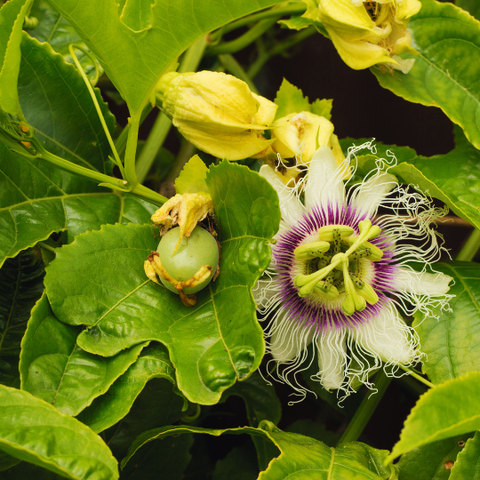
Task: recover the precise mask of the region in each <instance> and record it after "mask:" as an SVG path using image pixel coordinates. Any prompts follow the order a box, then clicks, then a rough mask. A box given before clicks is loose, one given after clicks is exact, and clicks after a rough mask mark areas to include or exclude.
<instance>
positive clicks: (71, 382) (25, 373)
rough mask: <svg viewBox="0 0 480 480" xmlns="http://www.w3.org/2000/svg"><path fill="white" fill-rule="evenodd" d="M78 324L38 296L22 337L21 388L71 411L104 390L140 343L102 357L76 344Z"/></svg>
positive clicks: (134, 355)
mask: <svg viewBox="0 0 480 480" xmlns="http://www.w3.org/2000/svg"><path fill="white" fill-rule="evenodd" d="M78 333H79V328H77V327H71V326H70V325H65V324H64V323H62V322H59V321H58V320H57V319H56V318H55V316H54V314H53V312H52V311H51V309H50V305H49V303H48V300H47V297H46V296H45V295H44V296H43V297H42V299H41V300H40V301H39V302H38V303H37V305H36V306H35V308H34V309H33V311H32V317H31V319H30V321H29V323H28V327H27V331H26V333H25V337H24V339H23V341H22V353H21V357H20V373H21V379H22V390H26V391H28V392H30V393H31V394H32V395H35V396H36V397H38V398H41V399H42V400H45V401H46V402H48V403H50V404H52V405H54V406H55V408H56V409H57V410H58V411H60V412H62V413H65V414H67V415H72V416H75V415H77V414H78V413H79V412H81V411H82V410H83V409H84V408H85V407H87V406H88V405H90V404H91V402H92V401H93V399H94V398H96V397H98V396H100V395H102V394H104V393H105V392H106V391H107V390H108V388H109V387H110V386H111V385H112V384H113V382H114V381H115V380H116V379H117V378H118V377H119V376H121V375H122V374H123V373H124V372H125V371H126V370H127V369H128V367H129V366H130V365H131V364H132V363H134V362H135V361H136V359H137V357H138V355H139V354H140V351H141V349H142V348H143V344H140V345H137V346H135V347H132V348H130V349H128V350H124V351H123V352H121V353H119V354H118V355H116V356H115V357H110V358H104V357H99V356H96V355H92V354H91V353H87V352H85V351H83V350H82V349H80V348H79V347H78V346H77V345H76V340H77V335H78Z"/></svg>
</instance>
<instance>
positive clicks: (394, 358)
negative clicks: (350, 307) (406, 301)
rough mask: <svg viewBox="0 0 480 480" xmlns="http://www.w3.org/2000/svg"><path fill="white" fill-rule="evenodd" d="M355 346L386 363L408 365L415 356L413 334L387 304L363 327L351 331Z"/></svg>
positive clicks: (394, 309)
mask: <svg viewBox="0 0 480 480" xmlns="http://www.w3.org/2000/svg"><path fill="white" fill-rule="evenodd" d="M352 335H353V337H354V338H355V341H356V342H357V344H359V346H360V347H362V348H363V350H365V351H366V352H368V353H370V354H372V355H374V356H377V357H380V358H381V359H382V360H383V361H385V362H387V363H394V364H398V363H402V364H410V363H411V362H412V360H413V359H414V358H415V356H416V351H415V347H416V340H415V332H414V331H413V330H412V329H411V328H410V327H409V326H408V325H406V323H405V322H404V321H403V320H402V319H401V318H400V315H399V314H398V312H397V309H396V308H395V307H394V306H393V305H392V304H389V305H388V306H385V307H384V308H382V309H381V310H380V312H379V313H378V315H376V316H374V317H372V318H371V319H370V320H368V321H367V322H366V323H364V324H363V325H359V326H357V327H355V328H354V329H353V330H352Z"/></svg>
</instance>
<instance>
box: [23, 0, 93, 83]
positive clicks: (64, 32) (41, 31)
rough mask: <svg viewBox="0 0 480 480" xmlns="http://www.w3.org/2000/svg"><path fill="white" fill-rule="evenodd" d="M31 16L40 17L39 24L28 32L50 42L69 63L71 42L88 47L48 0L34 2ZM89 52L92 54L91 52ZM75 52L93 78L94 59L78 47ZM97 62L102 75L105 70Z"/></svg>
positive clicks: (70, 61) (38, 38)
mask: <svg viewBox="0 0 480 480" xmlns="http://www.w3.org/2000/svg"><path fill="white" fill-rule="evenodd" d="M30 16H31V17H35V18H37V19H38V26H37V27H36V28H35V29H34V30H30V31H29V32H28V33H29V34H30V35H31V36H32V37H34V38H36V39H37V40H38V41H39V42H48V43H49V44H50V45H51V47H52V48H53V49H54V50H55V51H56V52H57V53H59V54H60V55H62V57H63V58H64V60H65V61H66V62H67V63H72V64H73V59H72V57H71V55H70V51H69V49H68V46H69V45H70V44H72V43H73V44H75V45H80V46H81V47H82V48H84V49H86V48H87V47H86V45H85V44H84V43H83V41H82V40H81V38H80V37H79V35H78V33H77V32H76V31H75V30H74V29H73V27H72V26H71V25H70V24H69V23H68V22H67V20H66V19H65V18H64V17H62V15H60V13H58V12H57V11H56V10H54V9H53V8H52V7H51V6H50V4H49V3H48V2H47V1H45V0H36V1H35V2H34V3H33V6H32V10H31V11H30ZM89 53H90V55H92V53H91V52H89ZM75 54H76V55H77V58H78V60H79V61H80V64H81V65H82V67H83V70H84V71H85V73H86V74H87V75H88V76H89V78H90V79H92V80H93V79H94V78H95V75H96V72H95V65H94V63H93V61H92V59H91V58H90V57H89V56H87V55H85V54H84V53H83V52H82V51H80V50H78V49H76V50H75ZM95 63H96V64H97V66H98V68H99V75H101V74H102V72H103V70H102V68H101V66H100V64H99V63H98V61H95Z"/></svg>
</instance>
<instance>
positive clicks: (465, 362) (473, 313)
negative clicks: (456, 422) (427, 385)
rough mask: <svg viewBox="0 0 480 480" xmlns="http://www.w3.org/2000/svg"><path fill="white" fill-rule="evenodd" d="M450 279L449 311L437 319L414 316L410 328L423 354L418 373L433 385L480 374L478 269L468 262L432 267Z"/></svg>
mask: <svg viewBox="0 0 480 480" xmlns="http://www.w3.org/2000/svg"><path fill="white" fill-rule="evenodd" d="M435 268H436V269H437V270H439V271H441V272H443V273H445V274H447V275H450V276H451V277H453V279H454V282H455V284H454V285H453V286H452V287H451V288H450V291H449V294H452V295H455V298H453V299H452V300H451V301H450V308H451V309H452V311H450V312H448V311H444V312H436V314H437V315H438V316H439V317H438V318H435V317H434V316H428V317H426V318H423V315H418V314H417V315H416V316H415V322H414V326H415V329H416V331H417V332H418V334H419V336H420V342H421V345H422V351H424V352H425V353H426V354H427V359H426V361H424V363H423V367H422V370H423V371H424V372H425V373H426V374H427V375H428V378H429V379H430V380H431V381H432V382H433V383H435V384H438V383H443V382H445V381H446V380H451V379H454V378H458V377H461V376H462V375H465V374H466V373H467V372H472V371H480V351H479V349H480V306H479V304H480V266H479V265H478V264H476V263H469V262H452V263H441V264H437V265H435Z"/></svg>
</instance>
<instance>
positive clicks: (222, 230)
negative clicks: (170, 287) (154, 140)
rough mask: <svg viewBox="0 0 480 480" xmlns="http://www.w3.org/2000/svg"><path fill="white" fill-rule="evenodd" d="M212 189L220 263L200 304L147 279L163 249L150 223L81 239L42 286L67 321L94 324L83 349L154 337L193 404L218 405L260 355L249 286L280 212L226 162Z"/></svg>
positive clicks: (111, 351)
mask: <svg viewBox="0 0 480 480" xmlns="http://www.w3.org/2000/svg"><path fill="white" fill-rule="evenodd" d="M207 184H208V186H209V191H210V194H211V195H212V198H213V203H214V207H215V212H216V220H217V223H218V226H219V241H220V244H221V245H222V260H221V263H220V275H219V277H218V279H217V280H216V281H215V283H213V284H210V285H209V287H208V288H206V289H204V290H203V291H202V292H200V293H199V294H198V295H197V297H198V302H197V304H196V305H195V306H194V307H192V308H190V307H185V306H184V305H183V304H182V303H181V301H180V299H179V297H178V296H176V295H175V294H172V293H171V292H169V291H167V290H166V289H165V288H164V287H162V286H159V285H156V284H154V283H153V282H151V281H150V280H148V279H147V277H146V275H145V273H144V268H143V264H144V262H145V260H146V258H147V256H148V255H149V254H150V252H151V251H152V250H155V249H156V248H157V244H158V235H157V234H156V231H155V230H154V228H152V227H148V226H137V225H128V226H121V225H117V226H104V227H103V228H102V229H101V230H100V231H97V232H90V233H87V234H85V235H81V236H79V237H77V239H76V240H75V242H73V243H72V244H71V245H68V246H64V247H63V248H62V249H61V250H60V252H58V255H57V259H56V260H55V261H54V262H52V263H51V264H50V265H49V267H48V270H47V277H46V286H47V291H48V296H49V299H50V301H51V304H52V308H53V311H54V312H55V314H56V315H57V316H58V318H59V319H60V320H61V321H63V322H66V323H69V324H71V325H87V326H89V328H88V329H87V330H86V331H84V332H83V333H81V334H80V335H79V337H78V345H79V346H80V347H81V348H83V349H84V350H86V351H88V352H91V353H94V354H98V355H105V356H111V355H115V354H116V353H118V352H119V351H120V350H122V349H124V348H127V347H129V346H131V345H135V344H137V343H139V342H144V341H148V340H157V341H159V342H161V343H163V344H164V345H166V346H167V348H168V349H169V352H170V358H171V360H172V363H173V364H174V365H175V368H176V375H177V378H176V380H177V385H178V388H179V389H180V390H181V391H182V392H183V393H184V394H185V396H186V397H187V398H188V399H189V400H190V401H192V402H194V403H202V404H213V403H216V402H218V400H219V399H220V395H221V393H222V392H223V391H224V390H226V389H227V388H228V387H230V386H231V385H233V384H234V383H235V381H236V380H238V379H243V378H246V377H247V376H249V375H250V374H251V373H252V372H253V371H254V370H256V369H257V368H258V365H259V364H260V362H261V359H262V357H263V354H264V348H265V344H264V340H263V333H262V329H261V327H260V325H259V323H258V320H257V318H256V313H255V303H254V301H253V298H252V294H251V288H252V287H253V285H254V284H255V282H256V281H257V279H258V278H259V276H260V275H261V273H262V272H263V271H264V269H265V268H266V267H267V265H268V264H269V262H270V256H271V251H270V247H269V246H268V242H269V241H270V239H271V238H272V236H273V235H274V234H275V232H276V231H277V229H278V224H279V220H280V213H279V210H278V197H277V194H276V193H275V191H274V190H273V189H272V188H271V187H270V185H269V184H268V183H267V182H266V181H265V180H264V179H263V178H262V177H260V176H259V175H258V174H257V173H254V172H251V171H249V170H248V169H247V168H246V167H242V166H238V165H233V164H230V163H228V162H222V163H221V164H220V165H219V166H217V167H212V168H211V170H210V172H209V174H208V176H207ZM119 272H123V274H121V275H119ZM65 292H68V296H67V295H66V293H65Z"/></svg>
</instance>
